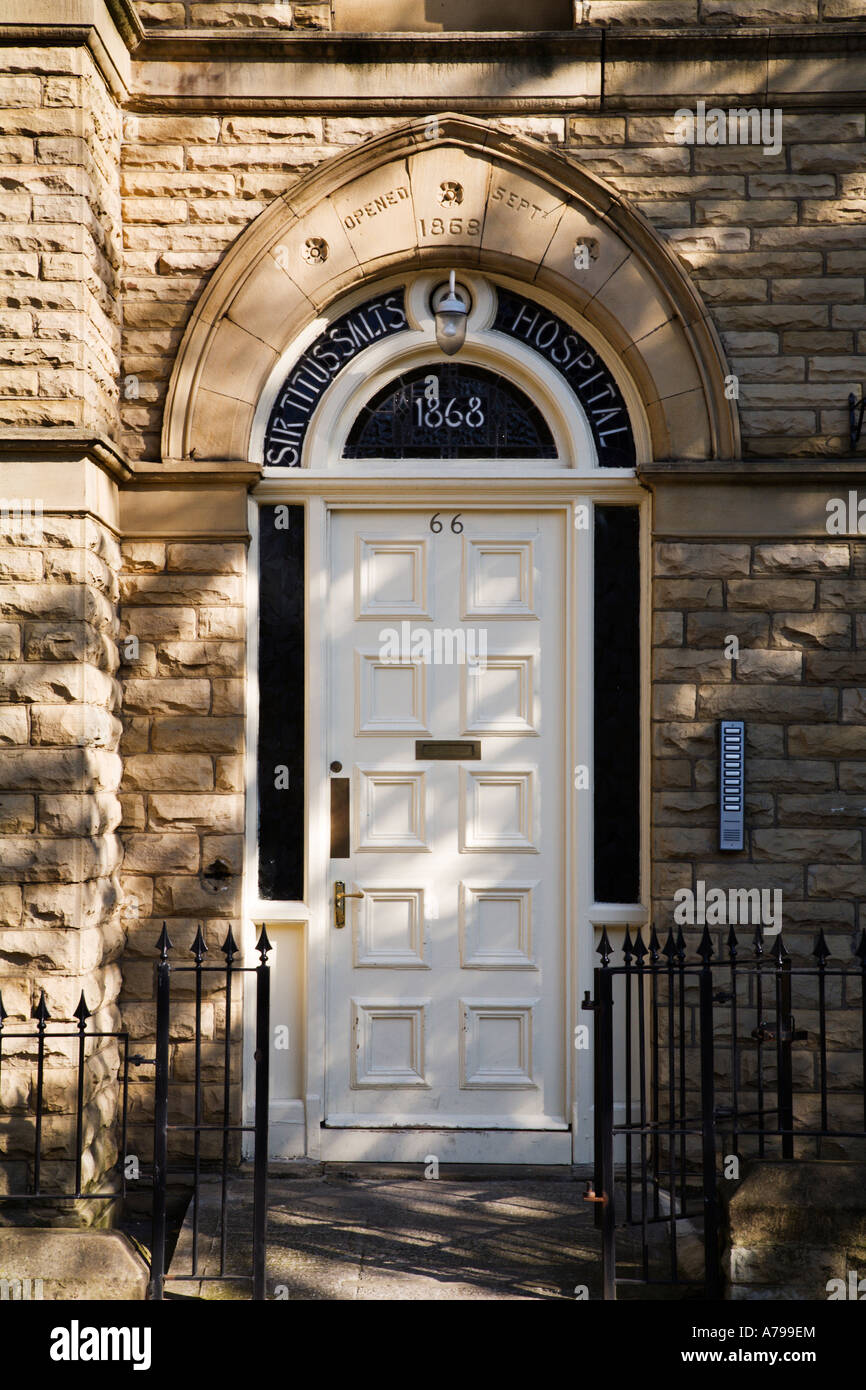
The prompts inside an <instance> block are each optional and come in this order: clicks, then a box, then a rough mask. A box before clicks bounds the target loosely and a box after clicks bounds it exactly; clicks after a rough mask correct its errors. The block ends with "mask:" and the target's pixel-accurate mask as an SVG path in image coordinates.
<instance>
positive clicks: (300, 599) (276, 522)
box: [258, 506, 304, 900]
mask: <svg viewBox="0 0 866 1390" xmlns="http://www.w3.org/2000/svg"><path fill="white" fill-rule="evenodd" d="M258 781H259V807H258V813H259V820H258V832H259V894H260V896H261V897H262V898H269V899H271V898H276V899H291V900H302V899H303V897H304V509H303V507H287V506H277V507H262V508H261V509H260V512H259V746H258Z"/></svg>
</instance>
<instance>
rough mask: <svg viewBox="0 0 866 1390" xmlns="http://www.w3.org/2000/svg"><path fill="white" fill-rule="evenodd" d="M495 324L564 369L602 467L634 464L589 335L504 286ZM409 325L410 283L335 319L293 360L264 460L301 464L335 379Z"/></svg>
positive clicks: (617, 398) (619, 404) (622, 412)
mask: <svg viewBox="0 0 866 1390" xmlns="http://www.w3.org/2000/svg"><path fill="white" fill-rule="evenodd" d="M497 298H498V305H497V313H496V317H495V320H494V322H493V324H492V328H493V329H494V330H495V331H496V332H498V333H503V334H506V335H507V336H509V337H511V338H515V339H517V340H519V341H520V342H523V343H526V344H528V345H529V347H531V348H533V349H534V350H535V351H536V352H538V353H539V354H540V355H541V356H542V357H544V358H545V359H546V361H548V362H549V363H550V364H551V365H552V366H553V367H554V368H555V369H556V371H557V372H558V373H559V374H560V376H561V377H562V379H563V382H564V383H565V384H567V387H568V389H569V390H571V391H572V392H573V393H574V395H575V396H576V397H577V399H578V401H579V402H580V404H581V406H582V408H583V410H584V413H585V414H586V417H587V419H588V421H589V424H590V428H591V430H592V435H593V439H594V441H595V447H596V452H597V455H598V463H599V467H601V468H633V467H634V464H635V449H634V439H633V435H632V430H631V425H630V423H629V418H628V412H627V409H626V405H625V401H624V399H623V396H622V392H621V391H620V389H619V386H618V385H617V383H616V381H615V380H614V378H613V376H612V374H611V372H610V370H609V369H608V367H607V366H606V365H605V363H604V362H603V360H602V359H601V358H600V357H599V356H598V354H597V353H596V352H595V351H594V350H593V349H592V348H591V347H590V346H589V344H588V343H587V342H586V340H585V339H584V338H582V337H581V336H580V334H579V333H577V332H575V330H574V329H573V328H571V326H570V325H569V324H567V323H565V322H564V321H563V320H562V319H560V318H558V317H557V316H556V315H555V314H551V313H550V312H549V311H548V310H547V309H544V308H542V306H541V305H539V304H536V303H534V302H533V301H532V300H530V299H526V298H525V297H524V296H522V295H518V294H514V293H512V292H511V291H510V290H504V289H498V290H497ZM408 329H409V323H408V320H407V318H406V312H405V308H404V295H403V291H402V289H401V290H395V291H393V292H390V293H387V294H383V295H377V296H375V297H374V298H371V299H368V300H366V301H365V302H364V303H363V304H359V305H357V306H356V307H355V308H354V309H350V310H349V311H348V312H347V313H345V314H342V315H341V316H340V317H339V318H338V319H335V320H334V322H333V323H332V324H330V325H329V326H328V327H327V328H326V329H325V330H324V332H322V333H321V334H320V335H319V337H318V338H316V340H315V341H314V342H313V343H311V344H310V346H309V347H308V348H307V350H306V351H305V352H304V353H303V354H302V356H301V357H300V358H299V360H298V361H297V362H296V363H295V365H294V366H293V367H292V369H291V371H290V372H289V375H288V377H287V379H286V381H285V383H284V385H283V387H282V390H281V391H280V392H279V394H278V396H277V399H276V402H275V404H274V407H273V409H272V411H271V416H270V419H269V421H268V427H267V431H266V434H265V466H266V467H270V468H300V466H301V460H302V454H303V447H304V441H305V438H306V434H307V430H308V428H309V424H310V421H311V419H312V417H313V414H314V412H315V409H316V407H317V405H318V404H319V401H320V400H321V399H322V396H323V395H324V394H325V392H326V390H327V389H328V387H329V386H330V385H331V383H332V382H333V381H334V379H335V378H336V377H337V376H338V375H339V373H340V372H341V371H343V369H344V368H345V367H346V366H348V364H349V363H350V362H351V361H352V360H353V359H354V358H355V357H357V356H358V354H359V353H361V352H363V350H364V349H365V348H366V347H369V346H370V344H371V343H375V342H379V341H380V340H382V339H384V338H388V337H391V336H393V335H394V334H397V333H402V332H405V331H407V330H408Z"/></svg>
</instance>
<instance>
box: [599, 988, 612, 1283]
mask: <svg viewBox="0 0 866 1390" xmlns="http://www.w3.org/2000/svg"><path fill="white" fill-rule="evenodd" d="M595 973H596V988H595V997H596V999H597V1001H598V1012H597V1013H596V1020H597V1023H598V1034H597V1038H598V1044H597V1049H598V1058H599V1063H598V1079H599V1087H598V1092H597V1094H596V1100H595V1103H596V1108H597V1109H598V1110H599V1111H600V1126H601V1163H600V1177H601V1190H600V1194H599V1195H600V1196H601V1199H602V1207H601V1212H602V1216H601V1252H602V1283H603V1290H602V1298H603V1299H604V1300H605V1301H606V1302H609V1301H611V1300H613V1299H615V1298H616V1209H615V1195H616V1194H615V1189H614V1173H613V976H612V975H611V973H610V971H609V970H607V969H603V970H597V971H596V972H595Z"/></svg>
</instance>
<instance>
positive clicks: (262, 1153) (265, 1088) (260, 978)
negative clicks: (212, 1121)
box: [226, 927, 273, 1303]
mask: <svg viewBox="0 0 866 1390" xmlns="http://www.w3.org/2000/svg"><path fill="white" fill-rule="evenodd" d="M272 949H273V948H272V946H271V943H270V941H269V940H268V934H267V932H266V931H265V929H264V927H262V933H261V936H260V937H259V939H258V942H257V943H256V950H257V951H258V953H259V955H260V956H261V961H260V963H259V965H258V966H257V967H256V1051H255V1062H256V1100H255V1144H256V1153H255V1167H254V1172H253V1299H254V1301H256V1302H259V1303H262V1302H264V1300H265V1296H266V1293H265V1289H266V1284H265V1279H266V1273H267V1264H266V1257H267V1231H268V1107H269V1082H270V1055H271V1018H270V1014H271V969H270V966H269V965H268V952H269V951H270V950H272ZM230 1026H231V1025H230V1020H229V1019H226V1027H227V1028H228V1027H230Z"/></svg>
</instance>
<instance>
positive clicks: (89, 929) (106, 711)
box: [0, 515, 124, 1219]
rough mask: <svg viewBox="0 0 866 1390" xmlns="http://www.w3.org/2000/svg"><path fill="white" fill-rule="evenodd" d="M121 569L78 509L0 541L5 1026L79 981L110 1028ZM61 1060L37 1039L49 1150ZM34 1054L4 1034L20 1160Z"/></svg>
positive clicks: (67, 1077) (64, 1052) (98, 1072)
mask: <svg viewBox="0 0 866 1390" xmlns="http://www.w3.org/2000/svg"><path fill="white" fill-rule="evenodd" d="M10 542H13V543H10ZM119 564H120V547H119V545H118V543H117V541H116V539H115V537H114V536H113V535H112V534H111V533H110V531H109V530H108V529H107V528H106V527H104V526H101V525H99V524H97V523H96V522H95V521H93V520H92V519H89V518H85V517H71V516H57V515H47V516H45V518H44V526H43V529H42V532H41V534H30V535H21V536H17V537H12V536H10V535H8V534H7V535H6V536H5V537H4V544H3V546H2V548H0V612H2V615H3V617H2V623H0V787H2V793H0V959H2V980H0V988H2V993H3V1003H4V1007H5V1009H6V1011H7V1013H8V1014H9V1015H10V1019H9V1025H7V1027H10V1026H11V1027H13V1028H14V1029H15V1030H16V1031H18V1030H19V1029H20V1027H21V1026H23V1025H22V1024H21V1020H26V1019H28V1018H29V1017H30V1015H31V1012H32V1010H33V1008H34V1007H35V1006H36V1005H37V1004H38V1002H39V998H40V992H41V990H42V989H44V991H45V1000H46V1004H47V1006H48V1010H49V1012H50V1014H51V1016H52V1018H53V1019H55V1020H58V1021H59V1020H69V1019H71V1018H72V1016H73V1013H74V1010H75V1008H76V1006H77V1005H78V1001H79V998H80V996H81V994H82V991H83V993H84V997H85V1002H86V1004H87V1006H88V1008H89V1009H90V1011H91V1013H92V1015H93V1017H92V1020H91V1023H90V1025H89V1027H90V1029H92V1030H95V1031H111V1030H112V1029H116V1028H118V1027H119V1026H120V1025H119V1012H118V1008H117V1000H118V995H119V993H120V985H121V967H120V956H121V953H122V949H123V943H124V936H123V927H122V923H121V912H120V906H121V904H120V885H119V881H118V877H117V873H118V870H119V868H120V864H121V860H122V857H123V850H122V845H121V842H120V840H119V838H118V835H117V833H116V832H117V828H118V824H119V821H120V814H121V808H120V802H119V800H118V796H117V789H118V785H119V782H120V774H121V761H120V756H119V753H118V744H119V739H120V732H121V724H120V719H119V705H120V687H119V685H118V682H117V679H116V671H117V666H118V654H117V648H116V645H115V635H116V631H117V617H116V604H117V599H118V581H117V571H118V568H119ZM13 1021H16V1022H14V1023H13ZM49 1031H51V1030H49ZM74 1056H75V1054H74V1053H73V1052H72V1051H71V1047H70V1045H69V1044H60V1043H58V1044H52V1045H50V1047H49V1059H48V1062H49V1070H48V1078H47V1093H46V1097H47V1107H48V1112H49V1123H48V1126H47V1128H46V1132H45V1157H46V1158H47V1159H51V1160H53V1159H55V1158H58V1157H61V1156H63V1155H64V1154H65V1155H66V1156H69V1155H70V1154H71V1153H72V1151H73V1150H72V1144H73V1138H74V1124H73V1119H72V1111H73V1109H74V1103H75V1072H74V1070H73V1069H72V1067H71V1065H70V1064H71V1062H72V1061H73V1060H74ZM32 1057H33V1046H32V1045H28V1044H26V1043H20V1044H16V1043H15V1042H14V1041H13V1040H12V1039H11V1038H9V1037H8V1036H7V1039H6V1041H5V1044H4V1065H3V1072H2V1086H3V1090H2V1100H3V1103H4V1106H8V1107H9V1108H10V1110H11V1113H12V1121H11V1131H10V1135H9V1136H8V1137H9V1140H10V1145H11V1151H12V1152H13V1154H16V1155H21V1156H26V1155H27V1154H28V1153H30V1152H32V1146H33V1135H32V1131H30V1130H29V1129H28V1128H27V1123H26V1121H25V1119H24V1118H23V1117H25V1116H26V1115H27V1113H28V1111H30V1112H32V1108H33V1106H34V1104H35V1097H34V1088H35V1072H34V1067H33V1062H32ZM117 1062H118V1049H117V1045H116V1044H115V1043H114V1042H113V1041H110V1040H104V1041H101V1042H99V1043H96V1042H94V1043H93V1044H88V1063H87V1081H86V1087H85V1098H86V1110H85V1126H84V1156H83V1166H82V1173H83V1180H84V1182H85V1184H87V1183H90V1182H92V1181H93V1180H94V1179H95V1178H97V1177H98V1176H99V1175H101V1173H102V1172H104V1171H105V1169H107V1168H108V1167H110V1165H111V1164H112V1162H113V1161H114V1158H115V1157H116V1152H117V1151H116V1144H117V1134H116V1132H115V1130H114V1117H115V1109H116V1106H117V1097H118V1088H117ZM24 1177H25V1170H24V1168H22V1169H21V1170H20V1171H19V1172H18V1179H20V1181H21V1182H23V1181H24ZM54 1178H55V1179H57V1180H59V1179H60V1170H57V1172H56V1173H55V1174H54ZM49 1180H50V1176H49ZM68 1181H69V1170H68V1169H67V1170H66V1172H65V1175H64V1176H63V1185H64V1187H65V1188H66V1190H68ZM95 1216H96V1213H95V1212H94V1211H93V1209H92V1208H91V1209H89V1210H88V1211H87V1212H86V1218H87V1219H93V1218H94V1217H95Z"/></svg>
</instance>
